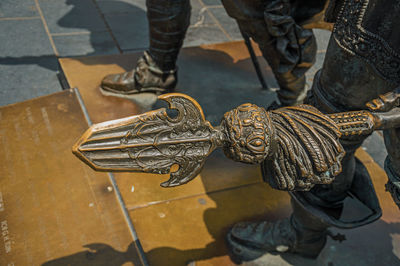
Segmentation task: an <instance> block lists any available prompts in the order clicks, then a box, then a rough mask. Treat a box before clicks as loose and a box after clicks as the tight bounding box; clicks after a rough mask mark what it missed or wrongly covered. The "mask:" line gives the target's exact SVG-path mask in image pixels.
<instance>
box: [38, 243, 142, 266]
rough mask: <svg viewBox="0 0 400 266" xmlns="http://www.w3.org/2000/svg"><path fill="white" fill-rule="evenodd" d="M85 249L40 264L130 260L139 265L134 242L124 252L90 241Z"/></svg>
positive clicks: (116, 264)
mask: <svg viewBox="0 0 400 266" xmlns="http://www.w3.org/2000/svg"><path fill="white" fill-rule="evenodd" d="M84 247H85V248H87V249H86V250H83V251H80V252H77V253H74V254H71V255H68V256H64V257H61V258H57V259H54V260H51V261H47V262H45V263H43V264H42V266H63V265H77V266H90V265H93V266H95V265H96V266H98V265H107V266H121V265H124V264H125V263H128V262H132V264H133V265H141V264H140V259H139V255H138V253H137V249H136V247H135V242H132V243H131V244H129V246H128V248H127V250H126V251H125V252H120V251H118V250H115V249H114V248H113V247H111V246H109V245H107V244H104V243H91V244H87V245H84Z"/></svg>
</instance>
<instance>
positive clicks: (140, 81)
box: [100, 0, 191, 98]
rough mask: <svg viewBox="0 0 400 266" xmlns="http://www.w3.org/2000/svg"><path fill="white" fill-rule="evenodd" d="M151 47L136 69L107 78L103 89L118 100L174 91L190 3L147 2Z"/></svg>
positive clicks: (180, 0)
mask: <svg viewBox="0 0 400 266" xmlns="http://www.w3.org/2000/svg"><path fill="white" fill-rule="evenodd" d="M146 5H147V18H148V22H149V35H150V47H149V49H148V50H147V51H145V52H144V54H143V56H142V57H141V58H140V59H139V60H138V62H137V66H136V68H135V69H133V70H131V71H129V72H125V73H121V74H112V75H108V76H106V77H105V78H104V79H103V81H102V84H101V88H100V90H101V91H102V92H103V93H105V94H107V95H113V96H117V97H123V98H129V97H130V96H132V95H135V94H138V93H143V92H150V93H155V94H162V93H167V92H171V91H172V90H173V89H174V88H175V86H176V83H177V68H176V60H177V57H178V54H179V51H180V49H181V47H182V44H183V40H184V38H185V34H186V31H187V29H188V27H189V24H190V13H191V7H190V1H189V0H147V1H146Z"/></svg>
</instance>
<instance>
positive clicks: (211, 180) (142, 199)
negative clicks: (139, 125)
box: [115, 154, 263, 210]
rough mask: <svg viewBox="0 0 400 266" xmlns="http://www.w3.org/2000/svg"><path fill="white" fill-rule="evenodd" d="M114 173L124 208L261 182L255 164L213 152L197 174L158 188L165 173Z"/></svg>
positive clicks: (165, 178) (164, 177) (259, 173)
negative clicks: (184, 182) (174, 183)
mask: <svg viewBox="0 0 400 266" xmlns="http://www.w3.org/2000/svg"><path fill="white" fill-rule="evenodd" d="M115 176H116V180H117V182H118V185H119V188H120V191H121V194H122V195H123V197H124V200H125V204H126V206H127V209H128V210H132V209H135V208H138V207H144V206H147V205H151V204H154V203H157V202H161V201H167V200H173V199H179V198H186V197H189V196H193V195H199V194H204V193H206V192H213V191H218V190H224V189H226V188H234V187H239V186H243V185H248V184H254V183H261V182H263V181H262V177H261V171H260V169H259V167H258V166H257V165H246V164H241V163H237V162H233V161H230V160H229V159H227V158H224V157H222V155H215V154H213V155H211V156H210V158H208V160H207V162H206V164H205V166H204V169H203V171H202V172H201V173H200V175H198V176H197V177H196V178H195V179H194V180H193V181H191V182H189V183H188V184H185V185H184V186H179V187H172V188H162V187H161V186H160V183H161V182H162V181H165V180H167V179H168V175H156V174H140V173H124V174H121V173H119V174H116V175H115Z"/></svg>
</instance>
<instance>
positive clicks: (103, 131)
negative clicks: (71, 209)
mask: <svg viewBox="0 0 400 266" xmlns="http://www.w3.org/2000/svg"><path fill="white" fill-rule="evenodd" d="M159 99H161V100H164V101H166V102H168V104H169V108H171V109H176V110H177V111H178V114H177V116H176V117H170V116H168V114H167V112H166V109H165V108H162V109H158V110H155V111H150V112H147V113H144V114H140V115H135V116H131V117H127V118H122V119H117V120H112V121H107V122H104V123H99V124H95V125H93V126H91V127H90V128H89V129H88V130H87V131H86V132H85V133H84V134H83V136H82V137H81V138H80V139H79V141H78V142H77V143H76V144H75V145H74V146H73V153H74V154H75V155H76V156H78V157H79V158H80V159H81V160H82V161H84V162H85V163H87V164H88V165H89V166H91V167H92V168H93V169H95V170H98V171H126V172H146V173H157V174H168V173H170V179H169V180H168V181H165V182H163V183H161V186H163V187H173V186H178V185H182V184H185V183H187V182H189V181H190V180H192V179H193V178H194V177H196V175H198V174H199V172H200V171H201V169H202V167H203V165H204V162H205V159H206V158H207V157H208V156H209V155H210V153H211V152H212V151H213V150H215V149H216V148H217V147H222V148H223V149H224V152H225V154H226V155H227V156H228V157H230V158H232V159H234V160H236V161H241V162H245V163H262V162H263V161H270V162H272V164H271V168H272V172H271V174H272V175H275V179H276V182H277V183H278V187H279V188H280V189H286V190H292V189H294V188H296V189H298V188H302V189H309V188H310V187H311V186H312V185H313V184H316V183H319V184H321V183H322V184H325V183H330V182H331V181H332V180H333V179H332V178H333V177H334V176H335V175H337V174H338V173H340V171H341V166H340V160H341V158H342V157H343V155H344V151H343V148H342V147H341V145H340V143H339V141H338V139H339V138H340V137H345V138H346V137H347V138H352V137H355V136H360V135H368V134H371V133H372V132H373V131H374V130H377V129H385V128H388V127H399V126H400V113H399V111H398V110H397V109H396V108H395V109H393V110H392V111H390V112H386V113H372V112H369V111H356V112H345V113H336V114H329V115H324V114H322V113H320V112H319V111H318V110H317V109H315V108H314V107H311V106H308V105H301V106H298V107H287V108H280V109H278V110H274V111H265V110H264V109H263V108H259V107H257V106H255V105H252V104H244V105H241V106H239V107H238V108H236V109H234V110H232V111H230V112H228V113H226V114H225V116H224V118H223V120H222V123H221V125H220V126H218V127H213V126H212V125H211V124H210V123H209V122H208V121H206V120H205V118H204V114H203V111H202V109H201V107H200V105H199V104H198V103H197V102H196V101H195V100H194V99H192V98H191V97H189V96H187V95H184V94H179V93H171V94H165V95H161V96H159ZM173 165H177V166H178V170H176V171H175V172H171V167H172V166H173ZM295 176H298V177H295Z"/></svg>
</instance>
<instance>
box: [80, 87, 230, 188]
mask: <svg viewBox="0 0 400 266" xmlns="http://www.w3.org/2000/svg"><path fill="white" fill-rule="evenodd" d="M159 99H161V100H164V101H166V102H168V104H169V108H171V109H176V110H177V111H178V115H177V116H176V117H174V118H171V117H169V116H168V115H167V112H166V109H165V108H161V109H158V110H155V111H150V112H147V113H144V114H141V115H136V116H131V117H127V118H122V119H117V120H112V121H107V122H104V123H99V124H95V125H93V126H91V127H90V128H89V129H88V130H87V131H86V132H85V134H84V135H83V136H82V137H81V138H80V140H79V141H78V142H77V143H76V144H75V145H74V147H73V153H74V154H75V155H76V156H78V157H79V158H80V159H81V160H82V161H84V162H85V163H87V164H88V165H89V166H91V167H92V168H93V169H95V170H98V171H126V172H146V173H157V174H167V173H170V171H171V167H172V166H173V165H178V166H179V169H178V170H177V171H176V172H172V173H171V176H170V179H169V180H168V181H166V182H163V183H162V184H161V186H163V187H173V186H178V185H181V184H185V183H187V182H189V181H190V180H192V179H193V178H194V177H195V176H196V175H197V174H198V173H199V172H200V171H201V169H202V167H203V164H204V162H205V159H206V158H207V157H208V156H209V155H210V153H211V152H212V151H213V150H214V149H215V148H216V147H217V146H220V145H222V144H221V143H222V138H223V134H222V133H221V132H220V131H219V130H218V129H214V128H213V127H212V126H211V124H210V123H209V122H208V121H206V120H205V118H204V114H203V111H202V109H201V107H200V105H199V104H198V103H197V102H196V101H195V100H194V99H193V98H191V97H189V96H187V95H184V94H179V93H171V94H166V95H161V96H160V97H159Z"/></svg>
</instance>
